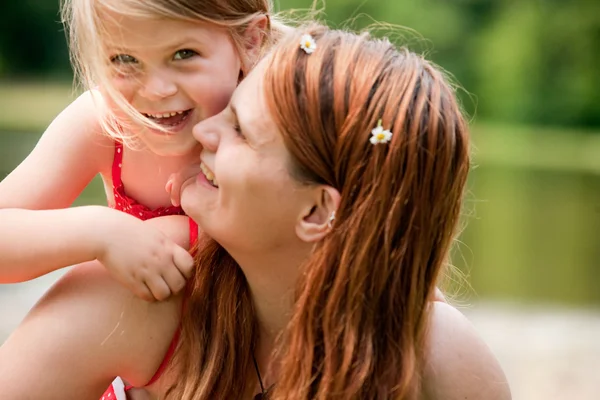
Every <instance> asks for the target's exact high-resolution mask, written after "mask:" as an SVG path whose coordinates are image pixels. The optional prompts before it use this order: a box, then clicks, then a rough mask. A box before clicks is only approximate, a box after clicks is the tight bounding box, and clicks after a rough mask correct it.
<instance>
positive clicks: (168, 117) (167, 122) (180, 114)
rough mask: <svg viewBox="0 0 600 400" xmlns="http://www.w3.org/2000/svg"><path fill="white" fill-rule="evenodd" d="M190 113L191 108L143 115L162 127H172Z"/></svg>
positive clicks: (181, 121)
mask: <svg viewBox="0 0 600 400" xmlns="http://www.w3.org/2000/svg"><path fill="white" fill-rule="evenodd" d="M191 113H192V109H189V110H185V111H173V112H166V113H157V114H146V113H144V116H145V117H146V118H148V119H149V120H151V121H152V122H154V123H156V124H159V125H162V126H164V127H174V126H177V125H179V124H181V123H183V122H184V121H185V120H186V119H187V118H188V117H189V116H190V114H191Z"/></svg>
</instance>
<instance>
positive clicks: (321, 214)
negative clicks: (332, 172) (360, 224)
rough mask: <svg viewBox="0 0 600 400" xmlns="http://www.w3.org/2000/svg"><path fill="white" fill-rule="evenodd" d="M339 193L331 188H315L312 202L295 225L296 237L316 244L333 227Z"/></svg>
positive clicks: (338, 202)
mask: <svg viewBox="0 0 600 400" xmlns="http://www.w3.org/2000/svg"><path fill="white" fill-rule="evenodd" d="M340 199H341V196H340V192H338V191H337V189H334V188H333V187H331V186H324V185H323V186H319V187H318V188H315V195H314V201H313V204H312V205H311V207H310V208H307V210H306V212H305V213H304V215H303V216H302V218H301V219H300V220H299V221H298V224H297V225H296V235H298V237H299V238H300V240H302V241H304V242H318V241H319V240H321V239H322V238H323V237H325V236H326V235H327V233H329V231H330V230H331V229H332V228H333V226H334V225H335V211H336V210H337V208H338V207H339V205H340Z"/></svg>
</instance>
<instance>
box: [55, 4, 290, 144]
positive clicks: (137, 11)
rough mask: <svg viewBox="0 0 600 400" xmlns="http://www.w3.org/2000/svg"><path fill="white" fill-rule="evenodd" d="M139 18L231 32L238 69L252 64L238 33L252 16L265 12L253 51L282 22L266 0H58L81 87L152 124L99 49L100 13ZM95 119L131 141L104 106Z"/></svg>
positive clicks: (117, 136) (282, 27) (267, 44)
mask: <svg viewBox="0 0 600 400" xmlns="http://www.w3.org/2000/svg"><path fill="white" fill-rule="evenodd" d="M107 11H108V12H110V13H113V14H117V15H122V16H127V17H133V18H140V19H160V18H163V19H170V20H177V21H186V22H205V23H211V24H214V25H215V26H217V27H222V28H226V29H227V30H228V31H229V34H230V35H231V38H232V41H233V43H234V45H235V47H236V50H237V52H238V55H239V57H240V60H241V61H242V71H241V72H242V74H243V75H245V74H246V73H247V72H248V70H249V69H250V68H251V67H252V66H253V65H254V64H255V63H256V61H257V60H256V59H249V57H247V54H246V52H245V50H244V49H245V48H247V43H245V36H244V32H245V30H246V28H247V27H248V26H249V24H250V23H251V22H252V21H254V20H255V19H256V18H257V17H260V16H266V17H267V21H268V23H267V26H266V29H265V31H264V32H263V40H262V43H261V48H260V50H261V51H260V52H259V55H262V54H263V52H264V50H266V49H268V48H269V47H270V46H271V44H273V43H274V42H275V40H276V39H277V37H279V35H280V33H281V32H283V31H284V30H286V26H285V25H283V24H282V23H279V22H278V21H277V20H276V19H275V18H274V17H273V16H272V11H273V7H272V2H271V0H231V1H218V0H205V1H199V0H61V16H62V21H63V24H65V28H66V30H67V33H68V38H69V47H70V53H71V62H72V65H73V69H74V71H75V76H76V79H77V81H78V83H79V84H80V85H82V86H83V87H84V88H85V89H93V88H95V87H98V86H100V87H102V89H103V91H104V92H105V93H106V95H107V97H108V98H106V99H104V100H106V101H110V102H112V103H114V104H116V105H117V107H118V109H119V110H122V111H123V112H124V113H125V114H126V115H127V116H128V117H130V119H131V120H132V121H134V122H137V123H139V124H140V125H142V126H146V127H149V128H152V129H158V130H162V129H164V128H162V127H161V126H160V125H158V124H156V123H153V122H152V121H150V120H148V119H147V118H145V117H143V116H142V115H141V114H140V113H139V112H138V111H137V110H135V109H134V108H133V107H132V106H131V105H130V104H129V103H128V102H127V100H126V99H125V98H124V97H123V96H122V95H121V94H120V93H119V92H118V91H117V90H116V89H115V88H113V87H112V85H111V83H110V80H109V78H108V76H109V75H108V71H107V67H106V66H107V62H108V55H107V54H106V53H105V51H104V47H105V46H104V42H103V37H104V36H105V31H106V28H105V24H106V22H105V19H106V12H107ZM105 111H106V112H105V113H104V118H102V119H101V122H102V126H103V128H104V130H105V132H106V133H107V134H108V135H109V136H111V137H113V138H115V139H117V140H119V141H122V142H124V143H127V144H129V145H133V142H134V140H135V137H134V136H132V135H127V134H125V132H126V131H128V130H129V129H128V127H127V126H123V121H120V120H119V121H117V118H116V116H115V115H114V114H113V113H111V112H110V111H109V110H105Z"/></svg>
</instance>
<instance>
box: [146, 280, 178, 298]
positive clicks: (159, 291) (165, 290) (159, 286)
mask: <svg viewBox="0 0 600 400" xmlns="http://www.w3.org/2000/svg"><path fill="white" fill-rule="evenodd" d="M145 283H146V286H148V288H149V289H150V292H151V293H152V296H153V297H154V298H155V299H156V300H158V301H163V300H165V299H168V298H169V297H170V296H171V294H172V293H171V289H170V288H169V285H167V282H165V280H164V279H163V278H162V276H160V275H154V276H152V277H151V278H148V279H146V281H145Z"/></svg>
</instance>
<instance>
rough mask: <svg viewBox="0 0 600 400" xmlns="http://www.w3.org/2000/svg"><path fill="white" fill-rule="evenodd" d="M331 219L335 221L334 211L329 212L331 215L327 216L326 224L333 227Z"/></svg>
mask: <svg viewBox="0 0 600 400" xmlns="http://www.w3.org/2000/svg"><path fill="white" fill-rule="evenodd" d="M333 221H335V211H332V212H331V215H330V216H329V221H327V226H329V228H333Z"/></svg>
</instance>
